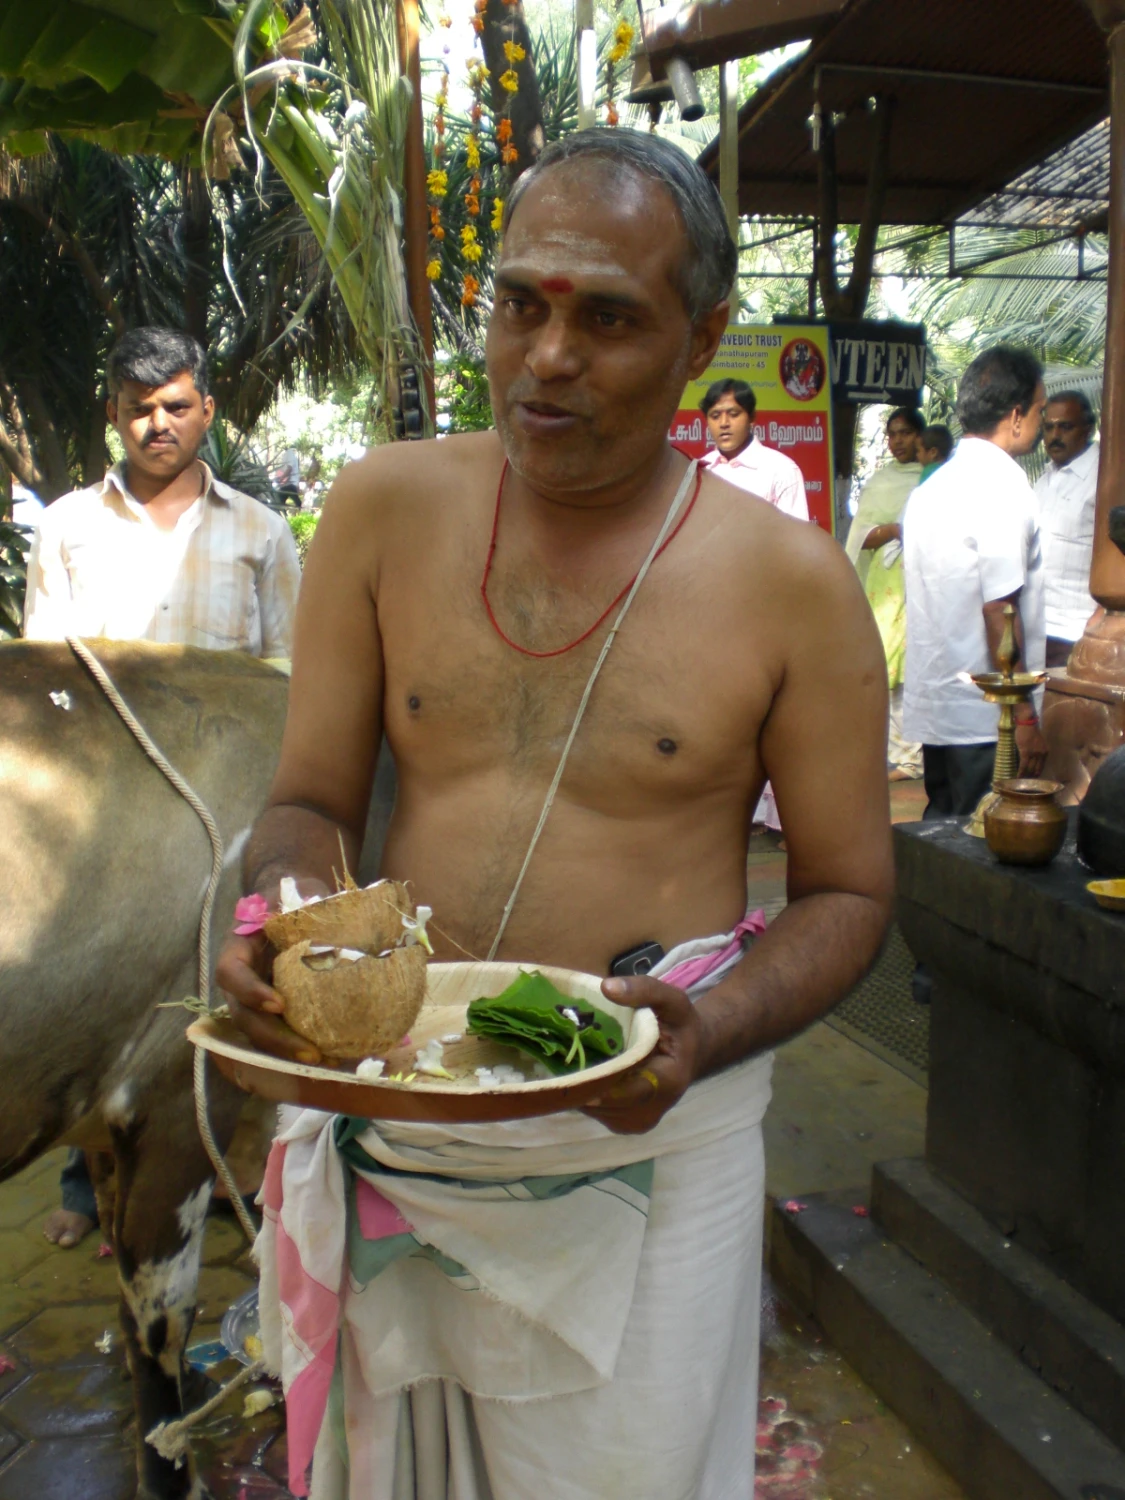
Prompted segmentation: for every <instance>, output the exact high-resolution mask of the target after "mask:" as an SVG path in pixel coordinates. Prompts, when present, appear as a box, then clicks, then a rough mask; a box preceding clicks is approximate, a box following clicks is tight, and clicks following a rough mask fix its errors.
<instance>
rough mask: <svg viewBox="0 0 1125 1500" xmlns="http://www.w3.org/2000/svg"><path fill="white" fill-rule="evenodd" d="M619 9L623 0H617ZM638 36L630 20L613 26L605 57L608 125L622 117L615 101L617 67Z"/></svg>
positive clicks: (615, 122)
mask: <svg viewBox="0 0 1125 1500" xmlns="http://www.w3.org/2000/svg"><path fill="white" fill-rule="evenodd" d="M617 9H618V10H620V9H621V0H617ZM635 36H636V31H635V29H634V28H633V27H632V26H630V24H629V22H628V21H624V20H620V21H618V22H617V25H616V26H615V27H614V28H613V41H612V42H611V43H610V46H609V50H608V51H607V52H606V59H605V95H606V103H605V122H606V124H607V125H610V126H612V125H616V124H618V122H619V121H620V119H621V116H620V115H619V114H618V113H617V105H616V104H615V102H614V97H613V96H614V90H615V88H616V86H617V68H618V66H619V65H620V64H621V63H623V62H624V61H625V59H626V58H627V57H628V56H629V54H630V52H632V50H633V38H634V37H635Z"/></svg>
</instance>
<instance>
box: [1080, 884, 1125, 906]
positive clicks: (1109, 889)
mask: <svg viewBox="0 0 1125 1500" xmlns="http://www.w3.org/2000/svg"><path fill="white" fill-rule="evenodd" d="M1086 889H1087V890H1088V891H1089V892H1090V895H1091V896H1093V898H1094V900H1095V901H1096V902H1097V903H1098V905H1099V906H1104V907H1105V909H1106V911H1125V880H1091V881H1090V882H1089V884H1088V885H1087V887H1086Z"/></svg>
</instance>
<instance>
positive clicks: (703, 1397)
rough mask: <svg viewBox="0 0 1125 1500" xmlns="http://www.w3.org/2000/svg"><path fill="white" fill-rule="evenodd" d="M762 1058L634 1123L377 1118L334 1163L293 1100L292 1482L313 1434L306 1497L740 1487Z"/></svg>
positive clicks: (276, 1352) (764, 1087)
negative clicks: (643, 1123)
mask: <svg viewBox="0 0 1125 1500" xmlns="http://www.w3.org/2000/svg"><path fill="white" fill-rule="evenodd" d="M730 946H731V943H730V938H729V937H728V938H720V939H714V940H705V941H703V942H698V943H693V944H687V945H684V948H683V949H677V950H675V951H674V952H673V953H672V954H669V955H668V958H667V959H665V960H664V962H663V964H662V965H661V968H662V969H663V970H664V971H665V973H670V971H671V970H673V969H675V968H680V969H681V972H683V970H682V960H683V959H684V958H685V957H688V956H689V955H696V956H697V959H696V961H697V963H698V962H699V958H698V955H700V954H704V955H705V954H706V953H707V952H708V951H711V952H717V950H718V949H720V948H724V947H725V949H726V950H727V952H729V949H730ZM736 946H737V945H736ZM738 956H739V955H738V953H737V952H736V953H735V954H734V956H733V957H732V958H731V959H729V961H726V962H723V963H722V964H721V966H720V968H718V969H714V970H712V972H710V973H708V974H707V975H706V977H705V978H703V979H702V980H701V981H700V982H699V983H698V984H694V985H692V986H691V991H692V993H693V995H698V994H699V993H702V992H703V991H704V990H706V989H708V988H711V987H713V985H714V984H716V983H717V982H718V981H719V979H721V978H722V977H723V975H724V973H726V972H728V971H729V969H730V968H731V967H733V964H734V963H735V962H737V959H738ZM658 977H659V976H658ZM770 1071H771V1059H770V1058H769V1057H763V1058H756V1059H753V1060H752V1061H750V1062H747V1063H743V1064H741V1065H739V1066H738V1067H736V1068H732V1069H729V1070H728V1071H726V1072H725V1073H722V1074H718V1075H716V1076H714V1077H712V1078H709V1079H706V1080H704V1081H703V1082H702V1083H699V1084H696V1085H695V1086H694V1087H693V1088H692V1089H690V1090H689V1092H688V1094H687V1095H686V1096H685V1097H684V1098H683V1099H682V1100H681V1101H680V1102H679V1103H678V1104H677V1105H676V1106H675V1108H673V1109H672V1110H670V1111H669V1113H668V1114H667V1115H666V1116H665V1117H664V1119H663V1120H662V1121H661V1122H660V1124H659V1125H658V1126H657V1127H656V1129H655V1130H653V1131H650V1132H649V1133H647V1134H646V1135H643V1136H615V1135H613V1134H612V1133H611V1132H609V1131H607V1130H606V1129H605V1128H604V1127H603V1126H602V1125H600V1124H599V1123H598V1122H597V1121H594V1120H591V1119H590V1118H589V1117H588V1116H585V1115H582V1114H577V1113H569V1114H565V1115H557V1116H550V1117H547V1118H545V1119H539V1120H522V1121H512V1122H508V1123H503V1124H496V1125H486V1126H474V1127H461V1128H450V1127H445V1126H441V1127H438V1126H418V1125H401V1124H397V1123H395V1124H391V1123H382V1124H378V1125H372V1126H370V1127H369V1128H366V1129H362V1133H359V1134H356V1135H355V1138H354V1142H353V1143H352V1145H351V1146H349V1145H348V1144H347V1143H343V1145H342V1149H343V1152H344V1155H343V1156H341V1151H340V1149H338V1148H337V1145H336V1136H337V1134H338V1131H336V1129H335V1123H334V1117H329V1116H324V1115H317V1114H315V1112H313V1111H290V1112H288V1115H287V1118H286V1120H285V1121H284V1122H283V1126H282V1132H281V1134H280V1136H279V1141H278V1145H277V1146H275V1153H279V1154H278V1155H275V1157H274V1158H271V1168H272V1170H271V1173H270V1174H268V1176H267V1188H266V1219H265V1226H264V1228H263V1232H262V1235H261V1237H260V1241H259V1249H260V1259H261V1264H262V1285H261V1298H262V1336H263V1342H264V1345H265V1350H266V1357H267V1360H269V1361H270V1362H271V1363H272V1364H273V1366H274V1367H275V1368H276V1369H278V1370H279V1371H280V1372H281V1374H282V1378H283V1381H284V1384H285V1387H286V1394H287V1398H288V1400H289V1423H290V1438H289V1440H290V1458H291V1471H290V1484H291V1487H292V1488H294V1490H296V1491H297V1492H300V1491H301V1490H303V1488H304V1486H303V1484H301V1480H302V1478H303V1471H304V1467H305V1465H306V1464H307V1460H308V1454H309V1452H310V1451H311V1446H312V1441H313V1439H314V1438H315V1457H314V1459H313V1465H312V1487H311V1494H312V1497H313V1500H752V1496H753V1492H754V1445H755V1434H756V1417H757V1410H756V1409H757V1373H758V1309H759V1292H760V1275H761V1241H762V1216H763V1199H764V1186H765V1168H764V1160H763V1152H762V1131H761V1122H762V1117H763V1115H764V1113H765V1109H766V1106H767V1104H768V1101H769V1091H770V1090H769V1079H770ZM357 1153H358V1157H357ZM345 1158H347V1161H346V1162H345ZM357 1160H358V1161H360V1162H361V1163H363V1164H360V1165H357ZM649 1163H651V1171H650V1169H649V1167H648V1164H649ZM368 1168H370V1170H368ZM650 1184H651V1185H650ZM334 1309H335V1311H334ZM337 1327H338V1341H337ZM329 1385H330V1386H331V1389H330V1390H329ZM310 1394H311V1395H312V1397H313V1399H312V1400H311V1401H310V1400H309V1399H308V1398H309V1396H310ZM318 1403H319V1404H318ZM314 1418H315V1421H316V1429H315V1430H314V1429H313V1427H312V1426H311V1425H310V1423H311V1421H312V1420H313V1419H314Z"/></svg>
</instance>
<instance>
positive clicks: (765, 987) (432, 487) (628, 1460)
mask: <svg viewBox="0 0 1125 1500" xmlns="http://www.w3.org/2000/svg"><path fill="white" fill-rule="evenodd" d="M735 271H736V253H735V248H734V245H733V243H732V241H731V239H730V235H729V232H728V230H727V227H726V222H725V218H724V215H723V210H722V205H721V203H720V201H719V198H718V195H717V193H716V191H715V189H714V187H713V185H712V184H711V183H709V182H708V180H707V179H706V177H705V176H704V175H703V174H702V173H701V172H700V171H699V169H698V168H697V167H696V166H695V165H694V164H693V163H692V162H691V161H690V160H689V159H688V158H687V157H686V156H685V155H684V154H683V153H682V152H680V151H679V149H678V148H677V147H675V146H673V145H671V144H669V143H667V142H665V141H662V140H660V139H659V138H658V137H654V136H648V135H643V134H640V133H634V132H632V131H624V130H622V131H600V130H592V131H582V132H578V133H576V134H574V135H572V136H568V137H565V138H564V139H563V140H561V141H559V142H556V143H554V144H553V145H551V146H548V148H547V149H546V150H545V151H544V152H543V154H542V155H541V156H540V158H539V159H538V161H537V163H536V164H535V165H534V166H533V167H531V168H530V169H529V170H528V171H527V172H525V173H524V174H523V176H522V177H521V178H520V180H519V182H518V183H517V185H516V186H515V188H514V189H513V191H512V194H511V195H510V197H509V199H508V203H507V205H506V212H505V233H504V240H503V248H502V252H501V254H500V257H499V260H498V263H497V267H496V271H495V282H494V284H495V296H494V304H493V311H492V315H491V318H490V323H489V331H488V340H487V357H488V375H489V383H490V389H491V395H492V403H493V411H494V413H495V417H496V426H497V430H496V431H494V432H487V433H476V434H466V435H464V436H458V437H452V438H448V439H445V440H443V441H441V442H438V443H411V444H395V445H390V446H387V447H384V448H381V449H378V450H375V451H374V452H372V453H371V454H369V455H368V456H367V457H366V458H364V459H363V460H361V461H360V462H359V463H357V464H354V465H351V466H349V467H348V468H346V469H345V470H344V471H343V472H342V473H341V475H340V476H339V478H338V479H337V480H336V483H335V484H334V486H333V489H332V493H331V495H330V496H329V498H328V501H327V504H326V506H325V510H324V513H323V517H322V520H321V523H320V527H319V529H318V532H317V536H316V539H315V541H314V543H313V546H312V548H311V551H310V555H309V559H308V563H307V567H306V572H305V578H304V586H303V588H302V593H301V602H300V606H299V609H298V622H297V632H296V640H295V645H294V660H293V680H292V690H291V697H290V708H289V720H288V724H287V727H286V732H285V739H284V743H283V748H282V755H281V762H280V766H279V770H278V774H277V778H276V780H275V783H274V787H273V791H272V794H271V797H270V802H269V805H268V808H267V810H266V812H265V813H264V814H263V816H262V818H261V819H260V821H259V823H258V824H257V827H256V829H255V831H254V833H253V835H252V837H251V840H250V843H249V845H248V847H247V851H246V854H245V857H244V879H245V884H246V889H247V890H248V891H253V892H258V893H260V894H261V895H262V896H264V897H265V898H266V901H267V902H268V903H269V904H270V905H275V904H276V902H277V900H278V895H279V884H280V882H281V880H282V879H283V878H285V877H293V878H295V879H296V880H297V881H298V882H299V886H300V888H301V889H302V891H303V892H304V893H306V894H315V893H320V894H324V893H326V892H327V891H328V890H330V889H332V888H333V884H332V883H333V869H336V870H337V871H338V870H339V867H340V861H341V841H342V846H343V851H344V853H345V854H346V856H347V859H348V863H349V864H350V865H352V866H353V867H354V865H355V863H356V860H357V856H358V852H359V845H360V840H361V838H362V831H363V825H364V815H365V811H366V805H367V797H368V792H369V789H370V785H371V779H372V773H373V769H374V765H375V758H376V754H377V751H378V747H379V742H380V737H381V734H382V733H384V732H385V733H386V736H387V739H388V741H389V743H390V746H391V749H392V750H393V752H394V756H395V760H396V762H397V767H398V776H399V791H398V801H397V803H396V806H395V810H394V816H393V820H392V823H391V826H390V830H389V834H388V837H387V842H386V847H385V852H384V856H383V873H384V874H385V875H387V876H393V877H394V878H396V879H400V880H409V881H410V882H411V887H412V893H413V895H414V897H415V899H416V900H417V901H419V902H424V903H426V904H427V905H429V906H432V907H433V909H434V913H435V918H434V922H435V924H436V926H437V928H438V929H439V930H438V931H436V932H435V931H434V928H433V927H431V932H432V933H433V936H434V942H435V947H436V951H437V956H438V958H439V959H443V960H457V959H463V958H464V957H465V955H466V953H467V954H469V955H473V956H476V957H480V958H486V957H492V958H495V959H497V960H505V961H510V962H519V963H523V964H528V965H559V966H561V967H563V968H568V969H572V970H580V971H585V972H587V973H590V974H601V975H610V974H613V975H614V977H610V978H606V979H605V980H603V993H604V994H605V995H606V997H607V998H608V999H610V1000H612V1001H614V1002H615V1003H617V1004H620V1005H623V1006H631V1007H638V1006H648V1007H651V1009H652V1010H653V1011H654V1013H655V1015H656V1018H657V1020H658V1023H659V1033H660V1035H659V1041H658V1043H657V1045H656V1048H655V1050H654V1051H653V1052H652V1054H651V1055H650V1056H649V1057H647V1058H646V1059H644V1060H643V1061H642V1062H641V1063H640V1064H639V1065H638V1066H636V1067H633V1068H631V1069H629V1070H628V1071H626V1072H625V1073H623V1074H621V1075H619V1076H617V1077H616V1078H615V1079H614V1080H613V1081H612V1082H610V1083H608V1084H607V1085H606V1087H605V1090H604V1092H603V1093H602V1094H601V1095H600V1097H598V1098H597V1099H595V1101H594V1102H593V1103H592V1104H590V1105H589V1107H588V1108H587V1109H586V1110H585V1111H584V1112H573V1111H572V1112H569V1113H563V1114H556V1115H553V1116H547V1117H544V1118H542V1119H532V1120H522V1121H509V1122H507V1123H502V1124H499V1125H478V1126H467V1125H457V1124H442V1125H440V1126H437V1125H421V1126H419V1125H410V1124H402V1123H394V1122H386V1121H384V1122H381V1123H380V1122H374V1123H372V1122H370V1121H367V1120H343V1121H341V1120H339V1119H333V1117H326V1116H323V1115H319V1114H317V1113H316V1112H314V1111H297V1112H289V1113H288V1114H287V1116H286V1119H285V1121H284V1123H283V1127H282V1130H281V1133H280V1135H279V1139H278V1142H277V1143H276V1144H275V1147H274V1155H273V1157H272V1158H271V1165H270V1167H269V1169H267V1175H266V1188H265V1214H266V1229H265V1231H264V1235H263V1240H262V1319H263V1325H262V1326H263V1339H264V1344H265V1349H266V1355H267V1358H268V1359H270V1360H271V1362H272V1363H273V1364H274V1365H275V1366H277V1367H279V1368H280V1369H281V1371H282V1374H283V1379H284V1383H285V1387H286V1392H287V1400H288V1410H289V1455H290V1486H291V1488H294V1489H299V1490H303V1488H304V1483H305V1471H306V1469H307V1466H308V1464H309V1462H310V1459H311V1460H312V1491H311V1493H312V1495H313V1496H314V1497H315V1500H343V1497H345V1496H347V1497H348V1500H390V1497H392V1496H393V1497H395V1500H399V1497H404V1496H414V1497H422V1496H428V1495H431V1494H435V1495H436V1494H443V1495H444V1494H454V1493H455V1494H456V1495H457V1496H458V1497H459V1500H526V1497H527V1496H528V1495H533V1494H541V1495H557V1496H562V1495H564V1494H565V1495H566V1496H567V1497H569V1500H605V1497H606V1496H608V1495H613V1496H614V1500H662V1497H667V1500H672V1497H676V1500H680V1497H686V1496H688V1495H692V1496H698V1497H701V1500H727V1497H731V1500H733V1497H740V1500H742V1497H745V1500H749V1497H750V1496H751V1495H752V1494H753V1488H754V1481H753V1462H754V1432H755V1416H756V1376H757V1359H758V1352H757V1320H758V1297H759V1275H760V1263H761V1231H762V1217H763V1191H764V1171H763V1162H762V1142H761V1119H762V1114H763V1112H764V1109H765V1107H766V1103H767V1100H768V1094H769V1073H770V1049H771V1048H772V1047H773V1046H775V1045H776V1044H777V1043H778V1042H780V1041H782V1040H784V1039H785V1038H786V1037H789V1036H791V1035H793V1033H794V1032H796V1031H799V1030H800V1029H802V1028H803V1027H806V1026H808V1025H810V1024H811V1023H812V1022H813V1021H814V1020H816V1019H817V1018H818V1017H820V1016H822V1015H823V1014H824V1013H825V1012H826V1011H827V1010H828V1009H829V1008H830V1007H831V1006H832V1005H833V1004H835V1002H836V1001H837V1000H838V999H839V998H840V997H841V996H842V995H844V994H845V993H846V992H847V991H848V989H849V988H851V986H852V985H854V983H855V982H856V981H857V979H858V978H859V977H860V975H862V973H863V972H864V971H865V969H866V968H867V967H868V965H869V964H870V963H871V961H872V959H873V957H874V955H875V953H876V951H877V949H878V945H879V942H880V939H881V936H882V933H883V931H884V928H885V925H886V922H887V919H888V915H889V910H890V901H891V893H892V887H893V871H892V862H891V853H890V839H889V827H888V809H887V787H886V779H885V772H884V767H883V744H884V737H885V733H886V672H885V669H884V666H883V661H882V652H881V648H880V644H879V639H878V635H877V634H876V632H875V628H874V625H873V623H872V621H871V616H870V611H869V610H868V608H867V605H866V602H865V600H864V598H863V594H862V591H861V590H860V588H859V587H858V584H857V583H856V580H855V576H854V573H853V571H852V569H851V568H849V567H848V565H847V561H846V559H845V558H844V556H843V554H842V552H841V551H840V549H839V548H837V547H836V545H835V544H834V543H833V542H832V540H831V538H829V537H827V536H825V535H823V534H822V533H821V532H820V531H818V529H817V528H816V527H813V526H794V525H791V524H790V520H789V518H788V517H786V516H783V515H781V514H779V513H778V512H777V511H776V510H775V509H774V508H773V507H772V506H768V505H748V504H747V503H746V499H745V497H744V496H742V495H739V494H738V493H737V492H736V491H735V490H734V489H733V487H732V486H730V485H727V484H723V483H720V482H719V481H718V480H716V479H715V478H713V477H712V476H711V475H709V474H707V473H705V472H700V471H699V469H698V468H697V467H696V466H695V465H692V464H690V463H689V462H688V461H687V460H686V459H685V458H684V457H683V456H682V455H681V454H680V453H678V452H677V451H676V450H675V449H674V448H672V447H671V446H670V444H669V443H668V441H667V429H668V424H669V421H670V420H671V417H672V414H673V412H674V411H675V410H676V409H677V405H678V402H679V399H680V396H681V393H682V391H683V389H684V386H685V385H686V384H687V383H688V381H689V380H691V379H698V378H699V376H700V374H701V373H702V372H703V371H704V370H705V369H706V368H707V366H708V364H709V363H710V361H711V359H712V357H713V355H714V352H715V350H716V348H717V346H718V343H719V339H720V336H721V334H722V332H723V329H724V328H725V326H726V323H727V318H728V313H729V304H728V300H727V299H728V295H729V291H730V288H731V285H732V282H733V279H734V275H735ZM623 614H624V618H622V616H623ZM607 652H608V654H607ZM599 665H600V670H599ZM583 707H585V712H584V713H583ZM826 724H828V725H831V727H832V741H833V766H832V775H831V776H826V775H825V773H824V761H823V752H822V749H821V746H822V744H823V727H824V726H825V725H826ZM767 775H769V776H770V777H771V778H772V780H773V784H774V787H775V790H776V794H777V799H778V803H779V805H780V807H781V810H782V814H783V816H784V818H785V825H786V829H787V833H788V839H789V866H788V893H789V903H788V906H787V908H786V910H785V911H784V912H783V913H782V914H781V915H780V916H779V917H778V918H777V920H776V921H775V922H774V923H773V924H772V925H771V926H770V927H769V929H768V930H765V931H762V929H763V928H764V922H761V921H759V920H756V919H755V917H753V916H751V917H748V916H747V914H746V901H747V884H746V853H747V838H748V833H749V825H750V818H751V814H752V811H753V808H754V805H755V802H756V801H757V798H758V794H759V792H760V790H761V787H762V785H763V783H764V781H765V779H766V777H767ZM841 786H843V787H846V788H847V789H848V795H847V796H846V797H845V798H841V797H840V795H839V789H840V787H841ZM754 931H757V932H760V933H761V935H760V936H758V937H757V940H756V941H755V942H754V943H753V944H752V945H748V943H747V937H748V935H749V933H751V932H754ZM661 955H663V956H661ZM271 961H272V955H271V953H270V951H269V949H268V947H267V945H266V943H265V940H264V938H263V937H261V936H260V935H259V936H243V937H233V938H231V939H230V940H229V941H228V943H227V946H226V948H225V950H224V952H223V954H222V955H221V957H220V961H219V965H218V973H217V979H218V984H219V985H220V987H221V989H222V990H223V991H224V992H225V994H226V995H227V996H228V997H229V1000H230V1004H231V1012H232V1016H233V1017H234V1019H235V1020H236V1022H237V1023H238V1024H239V1025H240V1026H242V1027H243V1029H244V1030H245V1031H246V1032H247V1034H248V1035H249V1036H250V1037H251V1038H253V1039H254V1040H255V1041H256V1042H257V1043H258V1044H259V1045H260V1046H262V1047H264V1048H266V1049H269V1050H274V1051H278V1052H280V1053H282V1054H284V1055H286V1056H288V1057H290V1058H294V1059H300V1060H306V1061H315V1060H316V1058H317V1053H316V1050H315V1048H313V1047H311V1046H310V1044H309V1043H308V1042H306V1041H304V1040H302V1039H301V1038H298V1037H296V1036H295V1035H294V1034H293V1033H292V1032H290V1031H289V1030H288V1028H287V1027H286V1026H285V1024H284V1019H283V1011H284V1003H283V1001H282V999H281V997H280V996H279V995H278V994H277V992H276V991H275V990H274V989H272V988H271V986H270V984H269V982H268V981H269V976H270V972H271ZM649 965H652V967H651V968H649V967H648V966H649ZM348 1205H351V1207H348ZM337 1288H339V1289H341V1290H340V1291H337V1290H336V1289H337ZM338 1329H339V1339H338V1342H337V1330H338ZM314 1448H315V1456H314Z"/></svg>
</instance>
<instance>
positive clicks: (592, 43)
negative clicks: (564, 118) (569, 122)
mask: <svg viewBox="0 0 1125 1500" xmlns="http://www.w3.org/2000/svg"><path fill="white" fill-rule="evenodd" d="M574 30H575V33H576V43H577V48H578V54H577V55H578V128H579V130H589V128H590V127H591V125H593V123H594V94H595V91H596V86H597V76H598V43H597V38H596V37H595V35H594V0H574Z"/></svg>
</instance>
